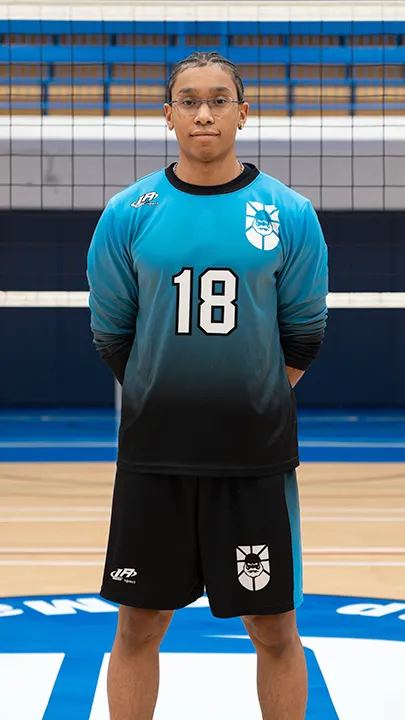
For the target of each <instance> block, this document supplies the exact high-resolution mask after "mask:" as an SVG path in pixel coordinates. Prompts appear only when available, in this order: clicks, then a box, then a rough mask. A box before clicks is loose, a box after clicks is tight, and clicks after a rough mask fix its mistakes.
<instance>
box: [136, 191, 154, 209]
mask: <svg viewBox="0 0 405 720" xmlns="http://www.w3.org/2000/svg"><path fill="white" fill-rule="evenodd" d="M157 197H159V195H158V193H157V192H148V193H145V194H144V195H141V197H139V198H138V200H136V202H133V203H131V207H135V208H139V207H142V205H157V202H154V200H156V198H157Z"/></svg>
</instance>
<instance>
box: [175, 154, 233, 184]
mask: <svg viewBox="0 0 405 720" xmlns="http://www.w3.org/2000/svg"><path fill="white" fill-rule="evenodd" d="M175 171H176V175H177V177H178V178H179V179H180V180H183V181H184V182H187V183H191V184H192V185H224V184H225V183H227V182H230V181H231V180H234V179H235V178H236V177H238V175H240V174H241V166H240V163H239V160H237V158H236V156H235V154H234V153H232V155H230V156H229V157H226V158H223V157H222V158H218V159H216V160H209V161H201V160H195V159H194V158H190V157H187V156H185V155H183V154H182V153H181V152H180V159H179V161H178V163H177V166H176V168H175Z"/></svg>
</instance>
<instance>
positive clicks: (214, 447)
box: [88, 53, 327, 720]
mask: <svg viewBox="0 0 405 720" xmlns="http://www.w3.org/2000/svg"><path fill="white" fill-rule="evenodd" d="M164 110H165V115H166V121H167V125H168V128H169V129H170V130H173V129H174V130H175V132H176V135H177V139H178V143H179V150H180V153H179V161H178V163H176V164H174V165H172V166H171V167H169V168H166V170H161V171H159V172H156V173H153V174H152V175H148V176H147V177H145V178H142V179H141V180H139V181H137V182H136V183H135V184H134V185H131V186H130V187H129V188H127V189H126V190H123V191H122V192H120V193H118V195H116V196H115V197H114V198H112V199H111V200H110V202H109V203H108V205H107V207H106V209H105V211H104V212H103V214H102V216H101V218H100V221H99V223H98V225H97V228H96V231H95V234H94V237H93V240H92V243H91V247H90V251H89V258H88V279H89V285H90V308H91V314H92V315H91V327H92V331H93V333H94V341H95V344H96V347H97V349H98V350H99V351H100V354H101V357H102V358H103V359H104V360H105V361H106V362H107V363H108V365H109V366H110V368H111V370H112V372H113V373H114V375H115V377H116V378H118V380H119V382H120V383H122V384H123V404H122V418H121V427H120V434H119V452H118V463H117V475H116V481H115V489H114V499H113V508H112V519H111V528H110V538H109V545H108V551H107V558H106V567H105V573H104V580H103V586H102V590H101V594H102V596H103V597H105V598H108V599H110V600H112V601H115V602H117V603H119V604H120V605H121V607H120V611H119V619H118V630H117V634H116V639H115V642H114V647H113V650H112V655H111V661H110V667H109V672H108V696H109V706H110V714H111V719H112V720H150V718H151V717H152V716H153V711H154V707H155V703H156V698H157V692H158V675H159V664H158V653H159V645H160V642H161V640H162V638H163V636H164V633H165V631H166V629H167V627H168V625H169V622H170V619H171V617H172V614H173V610H174V609H176V608H181V607H184V606H185V605H188V604H189V603H191V602H193V601H194V600H196V599H197V598H198V597H200V596H201V595H202V594H203V591H204V587H205V588H206V590H207V594H208V598H209V601H210V606H211V609H212V612H213V614H214V615H216V616H217V617H223V618H225V617H232V616H241V617H242V620H243V622H244V624H245V627H246V629H247V631H248V633H249V635H250V638H251V640H252V642H253V644H254V647H255V648H256V651H257V656H258V694H259V701H260V705H261V709H262V714H263V718H264V719H265V720H287V718H288V720H303V718H304V715H305V707H306V694H307V689H306V688H307V679H306V667H305V659H304V653H303V648H302V645H301V642H300V639H299V637H298V633H297V629H296V620H295V608H297V607H298V606H299V605H300V604H301V602H302V570H301V546H300V521H299V505H298V493H297V485H296V476H295V468H296V467H297V465H298V463H299V460H298V450H297V422H296V408H295V401H294V393H293V390H292V387H293V386H294V385H295V384H296V382H297V381H298V380H299V379H300V377H301V376H302V375H303V373H304V371H305V370H306V369H307V368H308V366H309V365H310V363H311V362H312V361H313V360H314V359H315V356H316V354H317V352H318V349H319V346H320V344H321V342H322V337H323V333H324V328H325V322H326V305H325V297H326V293H327V256H326V247H325V243H324V240H323V236H322V232H321V229H320V226H319V223H318V220H317V217H316V214H315V212H314V210H313V209H312V207H311V204H310V202H309V201H308V200H306V199H305V198H304V197H302V196H301V195H299V194H297V193H296V192H293V191H292V190H290V189H288V188H287V187H285V186H284V185H283V184H282V183H280V182H278V181H277V180H275V179H274V178H272V177H269V176H268V175H264V174H263V173H261V172H259V170H258V169H257V168H256V167H254V166H253V165H251V164H248V163H247V164H245V165H242V163H240V162H239V160H238V159H237V158H236V156H235V135H236V132H237V129H238V128H239V129H242V128H243V126H244V125H245V123H246V120H247V116H248V110H249V106H248V104H247V103H246V102H244V99H243V83H242V80H241V78H240V76H239V74H238V71H237V69H236V67H235V66H234V65H233V64H232V63H230V62H229V61H228V60H226V59H225V58H222V57H221V56H220V55H218V54H217V53H195V54H194V55H192V56H190V57H189V58H187V59H186V60H184V61H183V62H181V63H179V65H177V66H176V68H175V70H174V73H173V75H172V77H171V78H170V81H169V84H168V97H167V103H166V104H165V106H164ZM164 548H170V558H171V562H170V563H167V564H166V565H165V564H164V562H162V561H160V562H159V570H158V571H157V570H156V564H155V563H154V562H153V558H157V557H160V558H162V551H163V550H164ZM190 717H192V708H190Z"/></svg>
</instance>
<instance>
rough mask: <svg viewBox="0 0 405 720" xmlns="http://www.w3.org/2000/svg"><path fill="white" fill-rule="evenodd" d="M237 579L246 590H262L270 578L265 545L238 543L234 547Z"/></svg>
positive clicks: (267, 551)
mask: <svg viewBox="0 0 405 720" xmlns="http://www.w3.org/2000/svg"><path fill="white" fill-rule="evenodd" d="M236 561H237V565H238V579H239V582H240V584H241V585H243V587H244V588H246V590H253V591H255V590H263V588H264V587H266V585H267V583H268V582H269V580H270V559H269V548H268V546H267V545H239V547H237V548H236Z"/></svg>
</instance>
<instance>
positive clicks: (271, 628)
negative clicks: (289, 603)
mask: <svg viewBox="0 0 405 720" xmlns="http://www.w3.org/2000/svg"><path fill="white" fill-rule="evenodd" d="M242 620H243V623H244V625H245V627H246V630H247V631H248V633H249V635H250V638H251V640H252V642H253V645H254V646H255V647H256V649H263V646H264V648H267V649H268V650H270V651H272V652H274V653H277V654H280V653H283V652H286V651H288V650H289V649H290V648H291V647H292V646H293V645H294V644H295V643H297V642H300V639H299V636H298V630H297V625H296V620H295V612H294V611H292V612H287V613H282V614H280V615H246V616H245V617H243V618H242Z"/></svg>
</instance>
